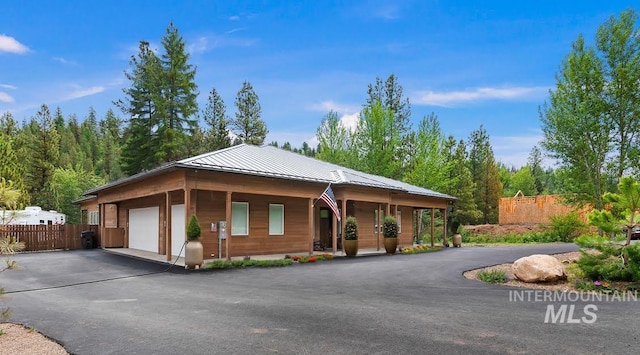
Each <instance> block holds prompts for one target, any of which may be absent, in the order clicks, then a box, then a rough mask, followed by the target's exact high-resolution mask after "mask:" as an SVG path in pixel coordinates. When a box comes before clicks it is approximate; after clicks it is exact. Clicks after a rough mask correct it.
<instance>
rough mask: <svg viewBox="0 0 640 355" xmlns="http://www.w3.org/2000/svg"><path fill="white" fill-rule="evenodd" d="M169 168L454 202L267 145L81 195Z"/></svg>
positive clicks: (190, 161) (186, 162)
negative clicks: (219, 172) (387, 192)
mask: <svg viewBox="0 0 640 355" xmlns="http://www.w3.org/2000/svg"><path fill="white" fill-rule="evenodd" d="M173 167H177V168H192V169H202V170H211V171H223V172H230V173H240V174H246V175H254V176H265V177H275V178H281V179H289V180H297V181H309V182H318V183H327V184H328V183H333V184H340V185H357V186H367V187H374V188H380V189H386V190H393V191H398V192H406V193H409V194H415V195H424V196H431V197H437V198H443V199H448V200H455V199H456V198H455V197H453V196H450V195H447V194H442V193H439V192H436V191H432V190H429V189H425V188H422V187H418V186H414V185H410V184H407V183H404V182H401V181H397V180H393V179H389V178H385V177H382V176H377V175H372V174H367V173H363V172H361V171H357V170H353V169H349V168H345V167H342V166H339V165H335V164H331V163H327V162H324V161H320V160H318V159H315V158H310V157H307V156H304V155H302V154H298V153H294V152H290V151H287V150H284V149H280V148H276V147H272V146H267V145H263V146H254V145H247V144H240V145H236V146H233V147H229V148H226V149H221V150H217V151H214V152H210V153H206V154H202V155H198V156H195V157H191V158H187V159H183V160H179V161H176V162H173V163H169V164H167V165H163V166H161V167H159V168H156V169H153V170H150V171H147V172H143V173H140V174H136V175H133V176H130V177H128V178H125V179H122V180H118V181H115V182H113V183H110V184H107V185H104V186H101V187H97V188H95V189H92V190H89V191H87V192H85V194H91V193H95V192H97V191H100V190H103V189H105V188H109V187H114V186H117V185H120V184H123V183H126V182H129V181H134V180H139V179H142V178H145V177H148V176H151V175H156V174H159V173H160V172H162V171H165V170H167V169H170V168H173Z"/></svg>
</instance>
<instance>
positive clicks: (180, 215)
mask: <svg viewBox="0 0 640 355" xmlns="http://www.w3.org/2000/svg"><path fill="white" fill-rule="evenodd" d="M184 218H185V217H184V205H173V206H171V255H178V253H180V256H184V249H183V248H182V244H184V241H185V237H186V228H185V227H186V223H185V220H184ZM180 249H182V252H180Z"/></svg>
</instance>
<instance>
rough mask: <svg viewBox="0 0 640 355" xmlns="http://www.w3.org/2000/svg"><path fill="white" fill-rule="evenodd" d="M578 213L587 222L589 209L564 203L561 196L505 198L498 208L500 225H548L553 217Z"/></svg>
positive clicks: (501, 200)
mask: <svg viewBox="0 0 640 355" xmlns="http://www.w3.org/2000/svg"><path fill="white" fill-rule="evenodd" d="M573 211H576V212H578V216H579V217H580V219H582V221H584V222H586V221H587V213H588V212H589V209H588V208H576V207H573V206H570V205H565V204H563V203H562V199H561V197H560V196H556V195H540V196H515V197H503V198H501V199H500V203H499V206H498V223H500V224H539V223H543V224H547V223H550V222H551V216H553V215H566V214H567V213H569V212H573Z"/></svg>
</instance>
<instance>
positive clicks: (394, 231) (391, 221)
mask: <svg viewBox="0 0 640 355" xmlns="http://www.w3.org/2000/svg"><path fill="white" fill-rule="evenodd" d="M382 234H383V235H384V237H385V238H398V222H397V221H396V219H395V218H393V216H386V217H384V221H383V222H382Z"/></svg>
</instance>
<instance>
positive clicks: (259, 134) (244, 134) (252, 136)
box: [231, 81, 269, 145]
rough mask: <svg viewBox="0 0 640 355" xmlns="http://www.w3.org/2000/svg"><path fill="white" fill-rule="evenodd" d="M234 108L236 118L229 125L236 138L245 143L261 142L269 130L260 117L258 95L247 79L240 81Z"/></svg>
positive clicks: (260, 110)
mask: <svg viewBox="0 0 640 355" xmlns="http://www.w3.org/2000/svg"><path fill="white" fill-rule="evenodd" d="M236 108H237V111H236V119H235V120H233V121H232V123H231V125H232V127H233V128H234V133H235V134H236V136H237V137H238V139H240V140H241V141H242V142H244V143H247V144H254V145H260V144H262V143H263V142H264V139H265V138H266V137H267V133H269V131H268V130H267V125H266V124H265V123H264V121H263V120H262V119H261V118H260V115H261V113H262V109H261V108H260V103H259V102H258V95H257V94H256V93H255V91H253V86H251V84H250V83H249V82H248V81H245V82H244V83H242V88H241V89H240V91H238V95H237V97H236Z"/></svg>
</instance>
